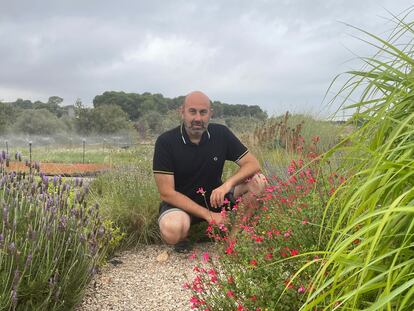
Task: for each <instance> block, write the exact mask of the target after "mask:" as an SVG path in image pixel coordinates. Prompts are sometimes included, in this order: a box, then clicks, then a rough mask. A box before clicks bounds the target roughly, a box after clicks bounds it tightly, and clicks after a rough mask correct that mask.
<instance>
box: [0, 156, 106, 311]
mask: <svg viewBox="0 0 414 311" xmlns="http://www.w3.org/2000/svg"><path fill="white" fill-rule="evenodd" d="M5 158H6V153H5V152H2V153H0V204H1V209H2V210H1V213H0V284H1V286H0V310H70V309H72V308H73V307H74V306H75V305H76V304H77V303H79V301H80V299H81V298H82V293H83V291H84V289H85V288H86V285H87V283H88V281H89V280H90V278H91V276H92V275H93V273H94V272H95V269H96V266H97V264H98V263H99V262H100V261H101V260H102V258H103V256H104V255H105V249H106V245H107V242H108V241H109V240H110V236H109V234H108V232H109V230H107V229H106V228H105V225H104V224H103V223H102V221H101V218H100V216H99V207H98V206H92V207H89V206H87V203H86V197H87V193H88V186H87V185H85V184H82V183H81V182H77V183H76V184H75V185H73V184H70V183H69V182H66V181H64V180H63V179H62V178H59V177H55V178H53V179H51V178H48V177H47V176H43V175H41V176H40V177H39V176H36V177H35V176H33V175H26V174H25V173H15V172H10V173H6V172H4V163H5Z"/></svg>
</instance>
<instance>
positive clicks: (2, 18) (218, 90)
mask: <svg viewBox="0 0 414 311" xmlns="http://www.w3.org/2000/svg"><path fill="white" fill-rule="evenodd" d="M410 5H412V1H408V0H398V1H396V0H372V1H371V0H357V1H355V0H346V1H345V0H344V1H342V0H340V1H329V0H323V1H322V0H313V1H309V0H297V1H289V0H274V1H270V0H268V1H265V0H254V1H252V0H246V1H230V0H229V1H226V0H215V1H190V0H188V1H179V0H174V1H167V0H165V1H157V0H151V1H132V0H131V1H119V0H118V1H102V0H101V1H87V0H82V1H80V0H79V1H78V0H70V1H69V0H67V1H63V0H60V1H59V0H50V1H41V0H38V1H32V0H28V1H19V0H15V1H10V0H0V100H2V101H14V100H16V99H17V98H23V99H30V100H32V101H35V100H41V101H47V99H48V98H49V96H53V95H57V96H60V97H63V98H64V103H65V104H73V103H74V102H75V100H76V98H80V99H81V100H82V102H83V103H84V104H86V105H89V104H91V103H92V100H93V98H94V97H95V96H96V95H99V94H102V93H103V92H105V91H112V90H113V91H125V92H134V93H143V92H151V93H161V94H163V95H164V96H166V97H176V96H179V95H185V94H187V93H188V92H190V91H192V90H202V91H204V92H205V93H206V94H207V95H209V96H210V98H211V99H212V100H220V101H222V102H225V103H229V104H247V105H259V106H260V107H261V108H263V109H265V110H266V111H267V112H268V113H270V114H280V113H283V112H284V111H286V110H290V111H292V112H307V113H312V114H314V115H319V116H326V115H328V114H329V110H328V109H327V107H326V105H325V103H323V102H322V99H323V97H324V94H325V92H326V90H327V88H328V86H329V84H330V82H331V81H332V79H333V78H334V77H335V76H336V75H337V74H339V73H341V72H343V71H346V70H349V69H357V68H359V67H360V65H359V64H360V63H359V62H358V61H356V60H355V55H354V54H357V55H359V56H367V55H370V53H371V51H370V50H369V49H368V48H367V46H365V45H364V44H362V43H361V42H360V41H359V40H357V39H355V38H354V37H353V36H355V35H356V36H361V35H360V34H359V33H358V32H357V31H354V30H352V29H351V28H350V27H348V26H346V25H345V24H344V23H347V24H351V25H354V26H357V27H361V28H363V29H365V30H367V31H370V32H373V33H375V34H384V33H385V32H386V31H387V30H390V29H392V27H393V24H392V23H391V22H389V21H388V19H389V18H390V17H391V15H390V14H389V13H388V12H387V10H388V11H391V12H392V13H394V14H399V13H401V12H402V11H403V10H404V9H407V8H408V7H409V6H410ZM353 53H354V54H353Z"/></svg>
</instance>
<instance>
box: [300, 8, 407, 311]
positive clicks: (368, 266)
mask: <svg viewBox="0 0 414 311" xmlns="http://www.w3.org/2000/svg"><path fill="white" fill-rule="evenodd" d="M412 12H413V10H410V11H407V12H406V15H405V16H404V18H402V19H400V18H399V17H397V16H394V18H393V22H395V24H396V28H395V30H394V31H393V32H392V34H391V35H390V36H389V37H388V38H387V39H383V38H381V37H378V36H375V35H373V34H370V33H368V32H366V31H363V30H360V31H361V32H362V33H363V34H364V35H366V36H367V38H368V39H364V41H366V42H367V43H369V44H370V45H372V46H373V47H375V48H377V49H378V52H377V53H376V54H375V55H374V56H373V57H367V58H362V60H363V61H364V62H365V66H364V68H363V69H362V70H359V71H350V72H349V73H348V74H349V75H350V78H349V80H348V81H347V82H346V84H345V85H344V86H343V87H342V89H341V91H340V93H339V95H338V96H337V97H336V99H338V98H342V99H343V98H345V100H344V102H343V105H345V107H344V109H354V110H355V111H356V112H355V113H354V115H353V121H354V124H355V126H356V127H357V129H356V131H355V132H354V133H353V134H351V135H350V136H349V137H348V138H347V140H346V141H344V143H343V144H341V145H340V146H338V147H337V148H335V149H334V150H332V151H331V153H330V154H333V153H334V152H335V151H338V150H341V151H342V152H343V154H344V155H345V157H346V161H345V162H344V166H343V168H344V170H345V171H346V172H347V173H348V175H349V177H348V179H347V181H346V182H345V183H344V184H343V186H342V187H341V188H340V189H339V190H338V191H337V192H336V193H335V195H334V198H333V199H332V200H334V202H335V204H328V207H327V212H328V211H329V214H331V215H336V217H335V218H328V217H326V219H325V227H326V228H329V229H331V228H332V229H333V231H332V232H330V231H325V232H323V234H324V235H325V236H328V237H329V243H328V244H327V245H326V252H325V256H324V258H323V259H321V261H320V268H319V270H318V273H317V274H316V276H315V277H314V280H313V286H312V290H311V292H310V294H309V296H308V299H307V301H306V303H305V304H304V305H303V306H302V309H303V310H315V308H316V309H318V310H322V309H323V310H334V309H341V310H409V311H411V310H414V217H413V216H414V89H413V87H414V70H413V67H414V59H413V53H414V48H413V35H414V29H413V26H414V22H412V21H408V20H409V18H410V17H412ZM355 96H360V100H358V102H356V103H354V104H352V105H349V104H347V103H348V102H349V99H350V98H352V97H355ZM332 210H334V211H335V212H334V213H332Z"/></svg>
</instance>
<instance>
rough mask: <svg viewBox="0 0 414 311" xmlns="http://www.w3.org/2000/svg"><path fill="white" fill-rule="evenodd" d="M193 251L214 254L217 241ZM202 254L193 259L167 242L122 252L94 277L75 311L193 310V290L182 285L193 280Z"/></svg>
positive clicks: (200, 244) (199, 246) (202, 244)
mask: <svg viewBox="0 0 414 311" xmlns="http://www.w3.org/2000/svg"><path fill="white" fill-rule="evenodd" d="M194 251H195V252H196V254H198V255H200V254H202V253H203V252H206V251H208V252H210V253H212V252H213V253H214V244H213V243H199V244H196V245H194ZM165 253H167V254H168V256H166V255H165ZM165 257H167V258H166V259H165ZM199 257H200V256H198V259H192V260H190V259H189V254H179V253H176V252H174V251H173V250H172V248H171V247H170V246H167V245H148V246H143V247H142V248H139V249H137V250H133V251H126V252H122V253H120V254H119V255H118V256H116V257H115V258H113V259H112V260H111V261H110V262H109V263H108V264H107V265H106V266H104V267H103V268H102V269H101V271H100V272H99V273H98V274H96V275H95V276H94V278H93V279H92V281H91V283H90V284H89V286H88V288H87V290H86V294H85V297H84V298H83V301H82V302H81V304H80V305H79V306H78V308H76V311H98V310H99V311H106V310H119V311H121V310H122V311H124V310H128V311H129V310H131V311H132V310H134V311H136V310H157V311H176V310H191V309H190V302H189V300H190V297H191V292H190V290H188V289H184V288H183V285H184V283H186V282H191V281H192V280H193V278H194V276H195V274H194V272H193V268H194V266H195V265H196V264H197V263H198V262H199V261H200V259H199ZM157 258H158V260H157ZM160 259H162V260H160Z"/></svg>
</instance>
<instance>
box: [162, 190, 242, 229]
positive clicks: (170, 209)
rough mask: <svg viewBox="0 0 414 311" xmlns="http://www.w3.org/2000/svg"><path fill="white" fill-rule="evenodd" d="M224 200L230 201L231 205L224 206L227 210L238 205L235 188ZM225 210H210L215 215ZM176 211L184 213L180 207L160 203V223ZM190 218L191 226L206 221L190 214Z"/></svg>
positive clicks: (220, 208)
mask: <svg viewBox="0 0 414 311" xmlns="http://www.w3.org/2000/svg"><path fill="white" fill-rule="evenodd" d="M224 198H227V200H229V201H230V204H226V205H225V206H224V208H225V209H226V210H229V209H231V208H232V207H233V206H234V205H235V204H236V200H235V198H234V188H232V189H231V190H230V191H229V192H227V193H226V195H225V196H224ZM222 209H223V207H218V208H210V209H209V210H210V211H212V212H215V213H219V212H221V211H222ZM174 211H182V212H184V211H183V210H182V209H181V208H179V207H175V206H173V205H171V204H168V203H167V202H164V201H162V202H161V203H160V214H159V216H158V223H159V222H160V220H161V218H162V217H163V216H164V215H166V214H168V213H169V212H174ZM188 215H189V216H190V219H191V224H197V223H200V222H202V221H205V220H204V219H203V218H200V217H197V216H194V215H191V214H188Z"/></svg>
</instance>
